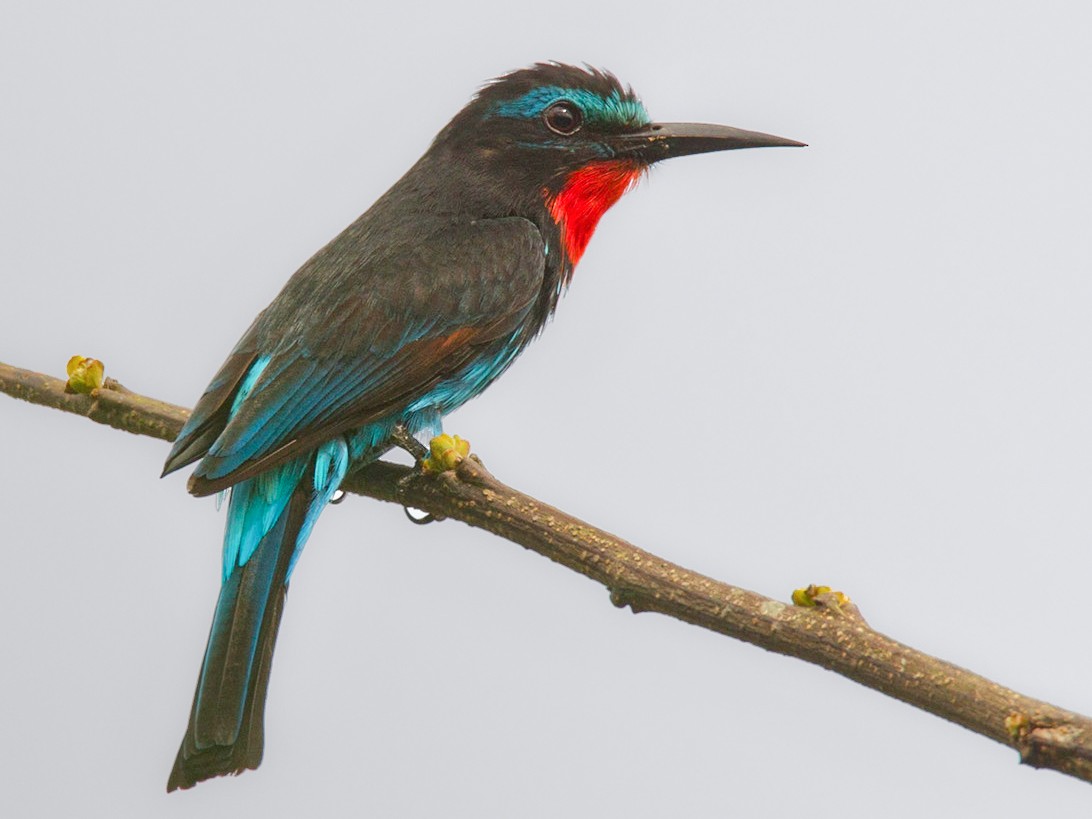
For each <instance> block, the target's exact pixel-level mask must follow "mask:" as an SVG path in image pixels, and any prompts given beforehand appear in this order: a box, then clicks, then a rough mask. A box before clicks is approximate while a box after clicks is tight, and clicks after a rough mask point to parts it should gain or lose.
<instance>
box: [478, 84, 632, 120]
mask: <svg viewBox="0 0 1092 819" xmlns="http://www.w3.org/2000/svg"><path fill="white" fill-rule="evenodd" d="M558 100H570V101H572V102H575V103H576V104H577V105H578V106H580V108H581V110H582V111H583V112H584V118H585V119H588V120H591V121H592V122H599V123H622V124H626V125H644V124H647V123H648V122H649V116H648V112H647V111H646V110H645V107H644V106H643V105H642V104H641V103H640V102H638V101H637V100H633V99H625V98H623V97H622V96H621V95H620V94H619V93H618V92H617V91H612V92H611V94H610V95H609V96H607V97H601V96H599V94H596V93H595V92H593V91H588V90H587V89H585V88H561V87H559V86H556V85H548V86H544V87H542V88H535V89H534V90H532V91H528V92H527V93H526V94H524V95H523V96H522V97H516V98H515V99H514V100H505V101H504V102H498V103H497V104H496V105H494V106H493V109H492V113H493V114H495V115H496V116H500V117H517V118H525V119H530V118H531V117H537V116H539V115H540V114H542V112H543V111H545V110H546V108H547V107H548V106H549V105H550V104H551V103H554V102H557V101H558Z"/></svg>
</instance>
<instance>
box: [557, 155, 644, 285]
mask: <svg viewBox="0 0 1092 819" xmlns="http://www.w3.org/2000/svg"><path fill="white" fill-rule="evenodd" d="M641 171H642V168H641V166H640V165H638V164H636V163H633V162H625V161H618V162H597V163H596V164H594V165H589V166H588V167H586V168H581V169H580V170H578V171H573V172H572V173H571V174H569V176H568V178H567V179H566V180H565V184H564V185H563V186H562V187H561V190H560V191H559V192H558V194H557V195H556V196H554V197H551V198H548V199H547V200H546V206H547V207H548V208H549V209H550V215H551V216H553V218H554V221H555V222H557V224H558V226H559V227H560V228H561V237H562V241H563V242H564V244H565V253H566V255H568V257H569V262H570V263H572V264H574V265H575V264H576V263H577V262H578V261H580V257H581V256H583V255H584V248H586V247H587V246H588V242H589V241H590V240H591V237H592V234H593V233H594V232H595V226H596V225H598V224H599V218H600V217H601V216H602V215H603V214H604V213H606V212H607V210H608V209H609V208H610V206H611V205H613V204H614V203H615V202H617V201H618V200H619V199H620V198H621V197H622V194H623V193H625V192H626V191H628V190H629V189H630V188H632V187H633V186H634V185H635V184H637V180H638V179H639V178H640V176H641Z"/></svg>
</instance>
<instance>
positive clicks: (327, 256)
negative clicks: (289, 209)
mask: <svg viewBox="0 0 1092 819" xmlns="http://www.w3.org/2000/svg"><path fill="white" fill-rule="evenodd" d="M802 145H803V143H800V142H796V141H794V140H790V139H785V138H782V137H777V136H772V135H770V134H763V133H759V132H755V131H745V130H742V129H739V128H732V127H728V126H722V125H706V124H695V123H657V122H653V121H652V120H651V119H650V118H649V116H648V113H647V112H646V110H645V107H644V105H643V103H642V102H641V100H640V99H639V97H638V96H637V95H636V94H635V93H634V91H633V89H632V88H631V87H628V86H623V85H622V84H621V82H620V81H619V80H618V79H617V78H616V77H615V76H614V75H613V74H611V73H609V72H607V71H604V70H600V69H596V68H592V67H590V66H572V65H566V64H562V63H558V62H540V63H535V64H533V65H531V66H529V67H526V68H521V69H518V70H515V71H512V72H509V73H507V74H504V75H502V76H499V77H497V78H496V79H493V80H491V81H489V82H487V83H486V84H484V85H483V86H482V87H481V88H480V89H479V90H478V92H477V93H476V94H475V95H474V96H473V98H472V99H471V101H470V102H469V103H468V104H467V105H466V106H465V107H464V108H463V109H462V110H461V111H459V112H458V113H457V114H456V115H455V117H454V118H453V119H452V120H451V121H450V122H449V123H448V124H447V125H446V126H445V127H444V128H443V129H442V130H441V131H440V132H439V134H438V135H437V136H436V137H435V139H434V140H433V141H432V143H431V145H430V146H429V148H428V150H427V151H426V152H425V153H424V155H423V156H422V157H421V158H420V159H419V160H418V161H417V163H416V164H414V165H413V166H412V167H411V168H410V169H409V170H408V171H407V172H406V173H405V175H404V176H402V177H401V178H400V179H399V180H398V181H397V182H395V183H394V185H393V186H392V187H391V188H390V189H389V190H387V192H386V193H384V194H383V195H382V196H381V197H380V198H379V199H378V200H376V201H375V203H374V204H373V205H372V206H371V208H369V209H368V210H367V211H366V212H365V213H364V214H363V215H361V216H360V217H358V218H357V219H356V221H354V222H353V223H352V224H350V225H349V226H348V227H347V228H346V229H345V230H344V231H342V232H341V233H340V234H339V235H338V236H336V237H335V238H334V239H333V240H332V241H330V242H329V243H328V244H327V245H326V246H325V247H323V248H322V249H320V250H319V251H318V252H317V253H315V255H314V256H312V257H311V258H310V259H309V260H308V261H307V262H306V263H305V264H304V265H303V266H302V267H301V268H300V269H299V270H298V271H297V272H296V273H295V274H294V275H293V276H292V277H291V278H290V279H289V281H288V282H287V284H286V285H285V286H284V288H283V289H282V290H281V291H280V293H279V294H278V295H277V296H276V297H275V298H274V299H273V301H272V302H271V303H270V304H269V306H268V307H267V308H266V309H265V310H263V311H262V312H261V313H260V314H259V315H258V317H257V318H256V319H255V320H254V322H253V323H252V324H251V325H250V327H249V329H247V331H246V332H245V333H244V334H243V336H242V338H241V339H240V340H239V342H238V343H237V344H236V345H235V348H234V349H233V350H232V351H231V353H230V354H229V355H228V357H227V360H226V361H225V362H224V363H223V365H222V366H221V367H220V369H219V371H218V372H217V373H216V375H215V376H213V378H212V381H211V382H210V383H209V385H208V387H206V389H205V391H204V393H203V394H202V395H201V397H200V399H199V400H198V401H197V403H196V405H195V407H194V409H193V412H192V414H191V415H190V417H189V419H188V420H187V422H186V423H185V425H184V426H183V428H182V430H181V432H180V433H179V435H178V438H177V439H176V440H175V441H174V444H173V446H172V448H171V451H170V454H169V455H168V457H167V461H166V464H165V466H164V469H163V474H164V475H167V474H169V473H171V472H174V471H175V470H178V469H182V468H183V467H186V466H189V465H191V464H193V463H195V462H196V463H197V466H196V468H195V469H194V471H193V473H192V474H191V476H190V478H189V481H188V484H187V487H188V489H189V492H190V493H191V494H193V495H196V496H199V497H201V496H207V495H214V494H218V493H223V492H225V491H226V492H227V493H228V494H229V500H228V503H227V516H226V517H227V520H226V526H225V533H224V541H223V567H222V572H221V589H220V596H219V598H218V600H217V603H216V609H215V612H214V614H213V619H212V626H211V629H210V632H209V638H208V644H207V648H206V650H205V655H204V658H203V662H202V665H201V671H200V674H199V676H198V680H197V689H196V692H195V694H194V698H193V705H192V708H191V711H190V718H189V722H188V724H187V727H186V732H185V736H184V738H183V740H182V744H181V747H180V748H179V751H178V755H177V757H176V760H175V763H174V766H173V768H172V770H171V773H170V776H169V779H168V783H167V790H168V791H174V790H176V789H180V788H181V789H185V788H190V787H193V786H194V785H195V784H197V783H198V782H201V781H204V780H206V779H210V778H213V777H217V776H224V775H227V774H239V773H242V772H243V771H245V770H247V769H254V768H257V767H258V765H259V764H260V763H261V760H262V754H263V748H264V742H265V737H264V714H265V699H266V691H267V687H268V684H269V673H270V667H271V663H272V659H273V649H274V643H275V641H276V638H277V630H278V627H279V624H280V620H281V615H282V612H283V610H284V603H285V597H286V594H287V590H288V585H289V580H290V578H291V576H292V573H293V569H294V568H295V565H296V561H297V559H298V558H299V556H300V553H301V551H302V550H303V547H304V544H305V543H306V542H307V539H308V537H309V536H310V534H311V531H312V528H313V527H314V525H315V522H316V520H317V519H318V517H319V515H320V514H321V513H322V511H323V509H324V508H325V507H326V506H327V504H328V503H330V502H331V501H332V500H334V499H335V496H336V495H337V494H338V489H339V486H340V484H341V482H342V480H343V479H344V478H345V476H346V474H348V473H349V471H350V470H354V469H356V468H358V467H360V466H362V465H364V464H367V463H369V462H371V461H374V460H375V459H377V458H379V457H380V456H381V455H383V454H384V453H386V452H387V451H389V450H391V449H392V448H394V447H395V446H396V445H398V443H399V442H400V441H402V442H409V443H412V442H415V441H420V442H425V441H430V440H434V439H435V438H436V436H438V435H440V434H441V432H442V419H443V417H444V416H445V415H446V414H447V413H449V412H451V411H452V410H454V409H456V408H457V407H459V406H461V405H462V404H464V403H466V402H467V401H469V400H470V399H471V398H474V397H475V396H477V395H478V394H479V393H481V392H482V390H484V389H485V388H486V387H487V386H489V384H490V383H492V382H493V380H494V379H496V378H497V377H498V376H500V375H501V374H502V373H503V372H504V371H505V370H507V369H508V367H509V366H511V364H512V362H513V361H514V360H515V359H516V357H517V356H518V355H519V354H520V352H521V351H522V350H523V349H524V348H525V347H526V346H527V345H528V344H529V343H530V342H531V341H532V340H533V339H534V338H535V337H536V336H537V335H538V334H539V333H540V332H541V331H542V329H543V327H544V326H545V325H546V324H547V322H548V320H549V319H550V317H551V316H552V314H553V313H554V310H555V309H556V307H557V305H558V301H559V299H560V298H561V296H562V293H563V292H564V291H565V290H566V289H567V287H568V285H569V283H570V280H571V278H572V275H573V270H574V268H575V267H576V265H577V263H578V262H579V261H580V258H581V256H582V255H583V254H584V251H585V249H586V247H587V245H588V241H589V240H590V239H591V237H592V234H593V232H594V231H595V228H596V226H597V224H598V223H599V220H600V217H602V216H603V214H604V213H605V212H606V211H607V210H608V209H609V208H610V207H611V206H612V205H613V204H614V203H615V202H617V201H618V199H619V198H620V197H621V196H622V195H623V194H624V193H625V192H627V191H628V190H630V189H631V188H633V187H634V186H635V185H636V184H637V182H638V181H639V180H640V178H641V177H642V175H643V174H644V173H645V172H646V171H647V170H648V168H649V167H650V166H652V165H653V164H655V163H657V162H660V161H662V160H664V159H669V158H672V157H678V156H685V155H688V154H699V153H706V152H711V151H725V150H733V149H740V148H759V147H774V146H802ZM403 448H409V447H406V446H404V447H403Z"/></svg>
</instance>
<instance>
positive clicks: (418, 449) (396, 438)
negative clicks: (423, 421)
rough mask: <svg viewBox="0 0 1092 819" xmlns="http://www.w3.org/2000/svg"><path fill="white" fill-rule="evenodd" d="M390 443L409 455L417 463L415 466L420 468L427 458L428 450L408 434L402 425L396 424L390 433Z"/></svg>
mask: <svg viewBox="0 0 1092 819" xmlns="http://www.w3.org/2000/svg"><path fill="white" fill-rule="evenodd" d="M391 441H393V442H394V445H395V446H396V447H398V448H399V449H402V450H405V451H406V452H408V453H409V454H410V457H411V458H413V460H414V461H416V462H417V466H418V467H421V466H422V464H423V463H424V462H425V459H426V458H427V457H428V449H426V448H425V445H424V444H422V443H421V442H420V441H418V440H417V439H416V438H414V437H413V436H412V435H410V434H409V430H408V429H406V427H405V425H404V424H396V425H395V427H394V429H393V430H392V431H391Z"/></svg>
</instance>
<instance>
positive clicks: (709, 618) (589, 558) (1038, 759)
mask: <svg viewBox="0 0 1092 819" xmlns="http://www.w3.org/2000/svg"><path fill="white" fill-rule="evenodd" d="M64 385H65V382H64V381H62V380H60V379H57V378H51V377H50V376H47V375H42V374H40V373H35V372H31V371H29V370H22V369H19V368H16V367H11V366H9V365H7V364H3V363H0V392H5V393H7V394H9V395H12V396H14V397H16V398H22V399H24V400H26V401H31V402H33V403H36V404H42V405H43V406H47V407H53V408H54V409H60V410H64V411H65V412H72V413H75V414H77V415H83V416H86V417H88V418H91V419H92V420H94V421H98V422H99V423H104V424H109V425H110V426H113V427H116V428H117V429H124V430H128V431H129V432H133V433H136V434H139V435H150V436H152V437H156V438H162V439H164V440H173V439H174V437H175V436H176V435H177V434H178V431H179V429H180V428H181V426H182V424H183V423H184V421H185V419H186V418H187V417H188V415H189V411H188V410H186V409H184V408H182V407H177V406H174V405H173V404H167V403H164V402H162V401H156V400H155V399H152V398H147V397H145V396H142V395H138V394H136V393H133V392H129V391H128V390H118V389H110V385H107V386H106V387H104V388H102V389H98V390H95V391H93V392H92V393H91V395H69V394H66V393H65V392H64ZM342 488H343V489H345V490H346V491H348V492H354V493H357V494H360V495H367V496H369V497H372V498H376V499H378V500H385V501H390V502H393V503H398V504H401V505H403V506H413V507H415V508H418V509H422V510H424V511H426V512H428V513H430V514H432V515H433V516H435V517H437V518H440V517H449V518H455V519H457V520H461V521H463V522H464V523H467V524H469V525H471V526H476V527H479V528H481V529H486V530H487V531H490V532H493V533H494V534H497V535H500V536H501V537H503V538H506V539H507V540H510V541H512V542H513V543H518V544H520V545H521V546H524V547H526V548H528V549H531V550H532V551H535V552H538V553H539V554H541V555H544V556H546V557H548V558H550V559H551V560H553V561H555V562H557V563H560V564H562V565H563V566H567V567H569V568H570V569H573V570H574V571H577V572H579V573H580V574H582V575H584V576H585V577H588V578H591V579H592V580H595V581H597V582H599V583H602V584H603V585H604V586H606V587H607V589H608V590H609V591H610V599H611V601H612V602H613V603H614V605H616V606H620V607H621V606H628V607H629V608H630V609H632V610H633V611H634V612H635V613H636V612H645V611H654V612H659V613H661V614H666V615H669V616H671V617H674V618H676V619H678V620H682V621H684V622H687V623H693V624H694V625H698V626H702V627H703V628H707V629H710V630H711V631H716V632H719V633H721V634H725V635H728V636H730V637H735V638H737V639H740V640H745V641H747V642H749V643H754V644H755V645H757V646H761V647H763V648H765V649H768V650H770V651H776V652H778V653H780V654H786V655H789V656H792V657H798V658H800V659H802V660H805V661H807V662H810V663H814V664H816V665H820V666H822V667H824V668H827V669H830V670H831V671H834V672H836V673H838V674H841V675H842V676H845V677H848V678H849V679H851V680H855V681H857V682H859V683H861V684H862V685H865V686H868V687H869V688H872V689H875V690H877V691H881V692H883V693H884V694H887V695H889V696H892V697H895V698H897V699H900V700H902V701H904V702H907V703H909V704H911V705H914V706H916V707H918V708H921V709H922V710H924V711H928V712H929V713H932V714H936V715H937V716H940V717H944V718H945V719H948V720H951V721H952V722H955V723H956V724H958V725H962V726H963V727H965V728H968V729H970V730H972V731H974V732H976V733H979V734H982V735H983V736H986V737H989V738H990V739H993V740H996V741H997V742H1001V743H1003V744H1005V745H1008V746H1010V747H1014V748H1016V749H1017V750H1018V751H1019V753H1020V761H1021V762H1023V763H1025V764H1028V765H1032V766H1034V767H1039V768H1050V769H1053V770H1056V771H1060V772H1062V773H1065V774H1069V775H1071V776H1074V777H1077V778H1079V779H1083V780H1085V781H1088V782H1092V720H1089V719H1088V718H1087V717H1084V716H1081V715H1079V714H1075V713H1072V712H1069V711H1064V710H1062V709H1060V708H1057V707H1056V706H1053V705H1050V704H1049V703H1046V702H1042V701H1040V700H1035V699H1032V698H1030V697H1025V696H1024V695H1022V694H1018V693H1017V692H1015V691H1012V690H1010V689H1008V688H1004V687H1003V686H1000V685H998V684H997V683H994V682H991V681H990V680H987V679H985V678H984V677H980V676H978V675H977V674H974V673H972V672H970V671H967V670H966V669H963V668H960V667H958V666H955V665H952V664H951V663H947V662H944V661H943V660H939V659H937V658H935V657H932V656H930V655H928V654H923V653H922V652H920V651H916V650H915V649H912V648H910V647H909V646H906V645H903V644H902V643H898V642H896V641H895V640H892V639H891V638H889V637H887V636H885V635H883V634H880V633H879V632H877V631H875V630H873V629H872V628H871V627H870V626H869V625H868V624H867V623H866V622H865V621H864V619H863V618H862V617H861V616H860V613H859V612H858V611H857V609H856V607H855V606H853V605H852V604H840V603H839V602H838V600H837V598H836V597H835V596H831V595H820V599H819V603H820V604H821V605H819V606H817V607H814V608H807V607H800V606H794V605H792V604H789V603H783V602H779V601H777V600H773V599H770V598H768V597H763V596H761V595H759V594H755V593H754V592H750V591H747V590H745V589H741V588H737V587H735V586H730V585H728V584H726V583H721V582H719V581H717V580H713V579H711V578H708V577H705V576H703V575H700V574H697V573H696V572H692V571H689V570H688V569H684V568H682V567H681V566H676V565H675V564H673V563H669V562H668V561H666V560H664V559H662V558H659V557H657V556H656V555H653V554H651V553H649V552H646V551H643V550H641V549H638V548H637V547H636V546H633V545H632V544H629V543H627V542H625V541H624V540H621V539H619V538H617V537H615V536H614V535H611V534H609V533H607V532H604V531H602V530H600V529H596V528H595V527H594V526H590V525H589V524H587V523H584V522H583V521H580V520H578V519H576V518H574V517H571V516H569V515H567V514H565V513H564V512H561V511H560V510H558V509H555V508H553V507H551V506H547V505H546V504H544V503H542V502H540V501H538V500H535V499H534V498H532V497H529V496H528V495H524V494H522V493H521V492H517V491H516V490H514V489H512V488H511V487H508V486H505V485H504V484H502V483H501V482H500V481H498V480H497V479H496V478H494V477H493V476H492V475H491V474H490V473H489V472H487V471H486V469H485V468H484V467H483V466H482V465H481V463H480V462H479V461H478V460H477V459H476V458H474V457H473V456H471V457H470V458H467V459H465V460H463V462H462V463H461V464H460V465H459V466H458V468H457V469H456V470H454V471H451V472H444V473H441V474H439V475H429V474H418V473H417V472H415V471H414V470H412V469H410V468H408V467H404V466H397V465H395V464H390V463H386V462H382V461H380V462H377V463H373V464H370V465H369V466H367V467H365V468H364V469H362V470H360V471H358V472H356V473H354V474H353V475H351V476H350V477H349V478H348V479H347V480H346V481H345V483H344V484H343V486H342Z"/></svg>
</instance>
